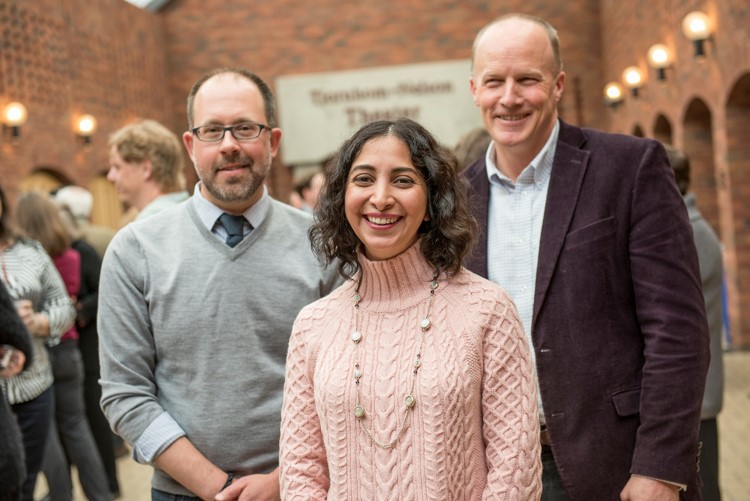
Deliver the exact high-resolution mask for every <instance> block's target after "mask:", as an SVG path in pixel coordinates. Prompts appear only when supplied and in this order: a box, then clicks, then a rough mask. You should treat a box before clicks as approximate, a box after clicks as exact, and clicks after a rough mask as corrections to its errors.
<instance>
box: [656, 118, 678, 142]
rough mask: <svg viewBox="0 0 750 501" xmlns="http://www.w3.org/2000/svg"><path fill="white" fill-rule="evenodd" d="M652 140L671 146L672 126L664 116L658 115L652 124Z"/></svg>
mask: <svg viewBox="0 0 750 501" xmlns="http://www.w3.org/2000/svg"><path fill="white" fill-rule="evenodd" d="M654 139H656V140H657V141H661V142H662V143H667V144H672V143H673V141H672V124H671V123H670V122H669V119H667V117H665V116H664V115H661V114H660V115H658V116H657V117H656V121H655V122H654Z"/></svg>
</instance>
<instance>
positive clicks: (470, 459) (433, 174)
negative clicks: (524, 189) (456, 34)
mask: <svg viewBox="0 0 750 501" xmlns="http://www.w3.org/2000/svg"><path fill="white" fill-rule="evenodd" d="M475 228H476V223H475V222H474V221H473V220H472V219H471V217H470V216H469V214H468V212H467V207H466V200H465V196H464V186H463V184H462V181H461V180H460V178H459V176H458V173H457V172H456V165H455V160H454V158H453V157H452V155H451V154H450V153H449V152H447V151H446V150H445V149H444V148H442V147H441V146H440V145H439V144H438V143H437V142H436V141H435V139H434V138H433V137H432V136H431V135H430V134H429V132H428V131H426V130H425V129H424V128H423V127H422V126H420V125H419V124H417V123H415V122H413V121H411V120H408V119H400V120H397V121H393V122H390V121H380V122H373V123H370V124H368V125H365V126H364V127H363V128H362V129H360V130H359V131H358V132H356V133H355V134H354V135H353V136H352V137H351V138H350V139H349V140H348V141H347V142H346V143H344V145H343V146H342V147H341V149H340V150H339V152H338V154H337V156H336V158H335V160H334V162H333V163H332V164H331V166H330V170H329V171H328V173H327V174H326V184H325V187H324V189H323V192H322V195H321V199H320V203H319V206H318V213H317V215H316V220H315V224H314V225H313V227H312V228H311V230H310V238H311V240H312V243H313V247H314V248H315V250H316V252H318V254H319V255H320V256H322V257H323V258H324V260H325V261H326V262H327V263H328V264H331V263H337V264H338V266H339V269H340V271H341V272H342V273H343V274H344V275H345V276H346V277H348V278H349V279H350V280H348V281H347V282H346V283H345V284H344V285H342V286H341V287H340V288H339V289H337V290H336V291H334V292H333V293H331V294H330V295H329V296H327V297H325V298H323V299H321V300H319V301H316V302H315V303H313V304H311V305H309V306H308V307H306V308H305V309H303V310H302V311H301V312H300V314H299V316H298V317H297V320H296V323H295V326H294V330H293V332H292V337H291V340H290V346H289V354H288V358H287V367H286V385H285V389H284V406H283V411H282V429H281V452H280V454H281V455H280V463H281V489H282V498H283V499H287V500H298V499H299V500H302V499H304V500H310V499H316V500H318V499H331V500H332V499H336V500H376V499H378V500H380V499H382V500H394V499H399V500H422V499H443V500H450V501H459V500H480V499H508V500H511V499H512V500H523V501H528V500H534V499H539V497H540V494H541V466H540V459H539V458H540V450H539V425H538V422H537V404H536V402H537V398H536V390H535V385H534V379H533V374H532V367H531V363H530V359H529V352H528V347H527V344H526V340H525V338H524V334H523V330H522V326H521V323H520V321H519V319H518V316H517V313H516V309H515V306H514V304H513V302H512V301H511V299H510V298H509V297H508V296H507V295H506V294H505V292H503V290H502V289H500V288H499V287H498V286H496V285H495V284H493V283H491V282H489V281H487V280H484V279H482V278H480V277H478V276H477V275H474V274H473V273H471V272H469V271H467V270H465V269H464V268H463V267H462V266H461V263H462V260H463V257H464V256H465V254H466V253H467V252H468V250H469V249H470V248H471V243H472V240H473V237H474V232H475Z"/></svg>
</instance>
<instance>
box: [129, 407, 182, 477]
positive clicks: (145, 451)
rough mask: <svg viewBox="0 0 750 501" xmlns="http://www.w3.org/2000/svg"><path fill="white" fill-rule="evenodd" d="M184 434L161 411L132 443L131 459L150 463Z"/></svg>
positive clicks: (175, 423)
mask: <svg viewBox="0 0 750 501" xmlns="http://www.w3.org/2000/svg"><path fill="white" fill-rule="evenodd" d="M185 435H186V433H185V432H184V431H183V429H182V428H180V425H178V424H177V421H175V420H174V419H172V416H170V415H169V414H168V413H166V412H163V413H162V414H161V415H159V417H157V418H156V419H154V420H153V421H152V422H151V424H150V425H148V428H146V430H145V431H144V432H143V433H142V434H141V436H140V437H138V440H136V441H135V443H134V444H133V459H134V460H135V461H136V462H138V463H141V464H150V463H152V462H153V461H154V459H156V457H157V456H158V455H159V454H161V453H162V452H164V451H165V450H167V447H169V446H170V445H172V443H173V442H174V441H175V440H177V439H178V438H180V437H184V436H185Z"/></svg>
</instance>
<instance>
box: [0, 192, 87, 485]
mask: <svg viewBox="0 0 750 501" xmlns="http://www.w3.org/2000/svg"><path fill="white" fill-rule="evenodd" d="M8 209H9V203H8V200H7V198H6V196H5V192H4V191H3V189H2V187H0V280H2V281H3V283H4V284H5V286H6V288H7V289H8V291H9V292H10V295H11V296H12V297H13V299H14V300H15V302H16V307H17V308H18V312H19V315H20V316H21V318H22V319H23V321H24V323H25V324H26V328H27V329H28V331H29V332H30V333H31V334H32V336H33V338H34V356H33V363H32V365H31V367H30V368H29V370H27V371H24V372H22V373H21V374H19V375H18V376H16V377H13V378H10V379H8V380H6V381H3V382H2V385H3V389H4V390H5V394H6V396H7V398H8V402H9V403H10V404H11V406H12V408H13V412H14V413H15V414H16V416H17V419H18V424H19V426H20V428H21V433H22V435H23V445H24V449H25V452H26V470H27V477H26V481H25V482H24V485H23V489H22V497H21V499H22V500H32V499H33V493H34V484H35V482H36V476H37V473H38V472H39V468H40V466H41V462H42V457H43V453H44V447H45V444H46V440H47V435H48V433H49V425H50V417H51V412H52V408H51V406H52V391H51V387H52V380H53V379H52V369H51V367H50V363H49V359H48V357H47V350H46V348H45V346H44V345H45V342H46V343H48V344H50V345H54V344H56V343H57V342H58V341H59V338H60V336H61V335H62V334H63V333H64V332H65V331H67V330H68V329H69V328H70V326H71V325H73V322H74V320H75V309H74V308H73V304H72V302H71V300H70V297H69V296H68V293H67V291H66V290H65V285H64V284H63V281H62V279H61V278H60V274H59V273H58V272H57V270H56V269H55V266H54V264H53V263H52V260H51V259H50V257H49V256H48V255H47V253H46V252H45V251H44V249H43V248H42V246H41V245H40V244H39V243H38V242H35V241H33V240H29V239H28V238H25V237H23V236H22V235H21V234H20V233H19V232H18V231H17V230H16V229H15V226H14V225H13V224H12V223H11V219H10V214H9V212H8Z"/></svg>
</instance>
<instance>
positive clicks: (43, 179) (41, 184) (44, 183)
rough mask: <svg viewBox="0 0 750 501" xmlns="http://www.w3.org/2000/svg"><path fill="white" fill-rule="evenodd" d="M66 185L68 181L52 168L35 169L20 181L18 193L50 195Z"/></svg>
mask: <svg viewBox="0 0 750 501" xmlns="http://www.w3.org/2000/svg"><path fill="white" fill-rule="evenodd" d="M66 184H70V180H69V179H68V178H67V177H66V176H65V175H64V174H62V173H60V172H58V171H57V170H56V169H55V168H54V167H37V168H35V169H34V170H33V171H32V172H31V174H29V175H28V176H26V177H25V178H23V179H22V180H21V183H20V184H19V186H18V188H19V189H18V191H19V192H20V193H29V192H32V191H39V192H42V193H51V192H53V191H55V190H56V189H58V188H60V187H61V186H65V185H66Z"/></svg>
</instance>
